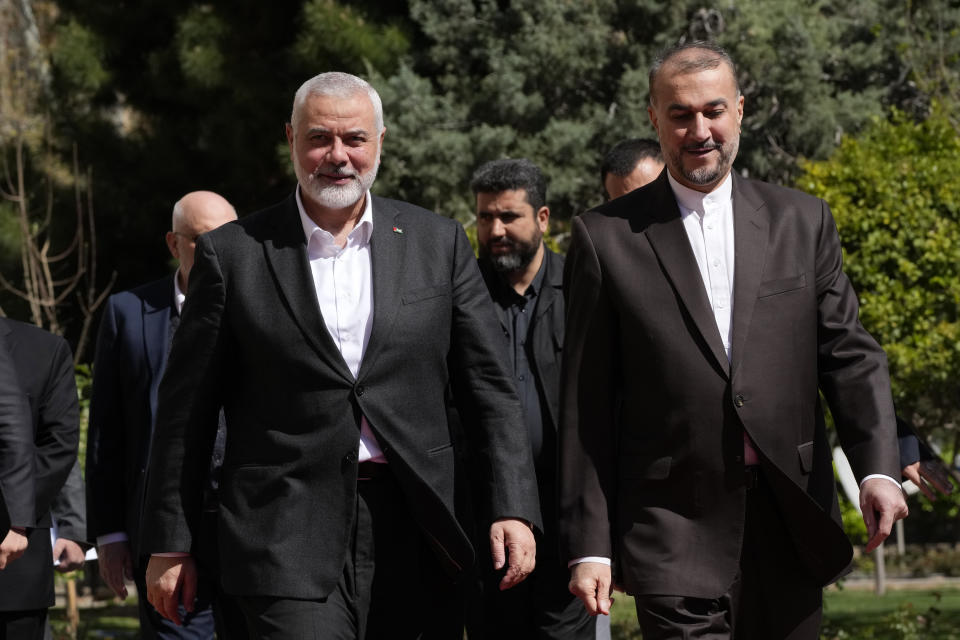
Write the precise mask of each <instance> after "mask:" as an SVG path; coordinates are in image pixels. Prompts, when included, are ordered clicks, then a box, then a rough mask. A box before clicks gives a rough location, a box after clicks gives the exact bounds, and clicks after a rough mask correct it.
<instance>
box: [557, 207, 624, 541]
mask: <svg viewBox="0 0 960 640" xmlns="http://www.w3.org/2000/svg"><path fill="white" fill-rule="evenodd" d="M564 291H565V295H566V309H567V320H566V330H565V337H564V350H563V364H562V368H561V386H560V397H561V400H560V430H559V451H560V460H559V477H560V482H559V484H560V511H559V515H560V544H561V554H563V555H564V556H565V559H567V560H572V559H575V558H583V557H587V556H599V557H605V558H613V551H614V550H613V545H612V538H611V535H612V531H613V522H612V519H613V514H614V513H615V504H616V497H615V492H616V475H615V473H614V472H615V470H616V458H615V448H614V443H615V415H614V408H615V407H616V392H615V389H617V387H618V380H617V375H616V373H615V366H616V347H615V345H616V342H615V340H616V338H615V336H616V335H617V332H618V331H619V329H618V327H617V316H616V310H615V309H614V307H613V303H612V300H611V298H610V295H609V291H608V290H607V287H606V286H605V285H604V278H603V270H602V268H601V265H600V261H599V258H598V255H597V251H596V248H595V246H594V242H593V239H592V238H591V236H590V233H589V231H588V229H587V227H586V225H585V224H584V223H583V220H582V218H579V217H577V218H574V219H573V221H572V239H571V244H570V251H569V252H568V254H567V260H566V265H565V272H564Z"/></svg>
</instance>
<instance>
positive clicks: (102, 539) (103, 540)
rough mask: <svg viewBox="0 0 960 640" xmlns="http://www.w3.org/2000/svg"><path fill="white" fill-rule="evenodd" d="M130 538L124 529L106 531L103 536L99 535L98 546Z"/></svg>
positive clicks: (125, 540)
mask: <svg viewBox="0 0 960 640" xmlns="http://www.w3.org/2000/svg"><path fill="white" fill-rule="evenodd" d="M129 539H130V538H128V537H127V534H126V533H124V532H123V531H115V532H113V533H105V534H103V535H102V536H97V546H98V547H102V546H103V545H105V544H113V543H114V542H127V541H128V540H129Z"/></svg>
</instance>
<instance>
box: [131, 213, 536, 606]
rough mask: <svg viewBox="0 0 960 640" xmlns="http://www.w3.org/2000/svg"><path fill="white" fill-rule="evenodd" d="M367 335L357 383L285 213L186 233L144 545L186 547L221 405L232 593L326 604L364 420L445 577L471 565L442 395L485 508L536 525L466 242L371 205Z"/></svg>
mask: <svg viewBox="0 0 960 640" xmlns="http://www.w3.org/2000/svg"><path fill="white" fill-rule="evenodd" d="M373 218H374V225H373V235H372V239H371V252H372V267H373V296H374V304H373V325H372V333H371V336H370V340H369V344H368V347H367V349H366V352H365V355H364V358H363V362H362V364H361V366H360V371H359V375H358V378H357V379H354V377H353V376H352V375H351V373H350V371H349V369H348V368H347V365H346V363H345V362H344V361H343V358H342V357H341V355H340V352H339V350H338V349H337V347H336V345H335V344H334V342H333V340H332V338H331V337H330V336H329V334H328V333H327V331H326V328H325V325H324V321H323V318H322V317H321V315H320V310H319V307H318V305H317V299H316V293H315V290H314V285H313V280H312V275H311V271H310V267H309V264H308V261H307V255H306V243H305V238H304V234H303V228H302V226H301V224H300V218H299V215H298V213H297V207H296V201H295V199H294V197H293V196H292V195H291V197H289V198H288V199H287V200H285V201H284V202H282V203H280V204H278V205H276V206H274V207H271V208H269V209H266V210H264V211H261V212H259V213H255V214H253V215H250V216H247V217H245V218H243V219H242V220H240V221H239V222H237V223H232V224H228V225H225V226H224V227H221V228H219V229H216V230H215V231H211V232H210V233H208V234H205V235H203V236H201V237H200V239H199V240H198V242H197V250H196V264H195V266H194V267H193V270H192V271H191V273H190V295H189V296H188V297H187V302H186V305H185V306H184V310H183V319H182V322H181V325H180V328H179V329H178V331H177V334H176V337H175V338H174V344H173V349H172V351H171V354H170V358H169V361H168V363H167V370H166V374H165V375H164V378H163V381H162V382H161V386H160V400H159V411H158V415H157V425H156V432H155V441H154V445H153V454H152V456H151V464H150V472H149V479H148V490H147V506H146V509H145V514H146V521H145V527H144V534H143V544H144V547H143V548H144V550H145V551H147V552H163V551H188V550H189V549H190V547H191V543H192V541H193V540H194V538H195V537H196V535H197V532H198V528H199V522H200V510H201V499H202V491H201V490H200V489H201V487H202V485H203V477H204V475H205V474H206V472H207V467H208V464H209V460H210V450H211V447H212V446H213V442H214V437H215V434H216V427H217V410H218V408H219V407H220V406H221V405H222V406H223V408H224V412H225V415H226V420H227V424H229V425H230V433H229V437H228V438H227V444H226V452H225V456H224V465H223V474H222V477H221V485H220V491H221V504H220V510H219V521H220V530H219V542H220V558H221V566H222V581H223V585H224V588H225V589H226V591H227V592H229V593H235V594H248V595H273V596H282V597H291V598H311V599H315V598H322V597H324V596H326V595H327V594H328V593H329V592H330V591H331V590H332V589H333V588H334V587H335V585H336V584H337V581H338V580H339V578H340V576H341V574H342V570H343V566H344V562H345V559H346V554H347V552H348V549H349V541H350V539H351V527H352V522H353V519H354V511H355V505H356V483H357V479H356V478H357V450H358V446H359V436H360V433H359V417H360V415H361V414H362V415H364V416H366V418H367V420H368V422H369V424H370V427H371V429H372V430H373V432H374V434H375V435H376V437H377V439H378V441H379V443H380V444H381V445H382V447H383V449H384V453H385V455H386V457H387V459H388V461H389V464H390V468H391V469H392V471H393V475H394V476H395V477H396V479H397V481H398V483H399V484H400V486H401V488H402V490H403V492H404V494H405V496H406V498H407V506H408V508H409V509H410V510H411V511H412V513H413V515H414V517H415V518H416V520H417V521H418V522H419V524H420V526H421V527H422V528H423V530H424V532H425V533H426V536H427V538H428V539H429V540H430V541H431V543H432V544H433V546H434V549H435V550H436V552H437V554H438V555H439V556H440V558H441V561H442V562H443V563H444V564H445V566H446V567H447V568H448V569H449V570H450V571H451V572H454V573H455V572H458V571H460V570H461V569H462V568H465V567H469V566H470V564H471V562H472V560H473V552H472V548H471V546H470V542H469V540H468V537H467V535H466V534H465V533H464V531H463V528H462V527H461V525H460V523H459V522H458V521H457V519H456V517H455V515H454V495H455V486H454V466H455V452H454V450H453V446H452V444H451V434H450V429H449V425H448V421H447V406H446V400H445V398H446V396H445V389H446V387H447V384H448V382H449V381H450V380H451V379H453V381H454V383H455V384H456V385H458V386H459V387H460V392H458V393H457V394H456V397H457V398H458V402H460V401H462V402H463V404H462V406H460V407H459V410H460V411H461V412H467V413H470V414H472V415H475V416H477V418H478V424H479V428H478V429H477V430H476V431H475V433H473V434H472V436H473V437H475V439H476V440H477V441H478V443H479V444H478V449H479V450H480V451H482V452H483V455H484V456H486V458H487V459H488V463H489V464H488V468H489V469H490V473H489V475H488V476H487V486H486V495H487V496H488V504H487V505H486V510H487V511H488V512H489V513H490V514H493V515H495V516H504V517H518V518H523V519H527V520H530V521H532V522H534V523H537V524H539V517H538V515H537V514H538V508H537V494H536V486H535V481H534V478H533V473H532V470H531V469H532V465H531V456H530V450H529V444H528V442H527V440H526V438H525V437H524V431H523V424H522V417H521V410H520V404H519V401H518V400H517V398H516V393H515V391H514V389H513V385H512V381H511V379H510V375H509V372H508V371H507V370H506V369H505V367H504V365H503V362H504V361H505V359H504V358H503V357H501V354H500V353H499V352H498V351H497V347H496V345H497V338H498V336H497V333H496V332H497V329H496V318H495V317H494V314H493V310H492V309H491V305H490V300H489V296H488V295H487V292H486V289H485V287H484V284H483V280H482V279H481V277H480V273H479V271H478V270H477V266H476V261H475V259H474V255H473V252H472V250H471V248H470V244H469V242H468V241H467V238H466V235H465V234H464V232H463V229H462V228H461V227H460V225H459V224H457V223H456V222H455V221H453V220H449V219H446V218H442V217H440V216H437V215H435V214H433V213H431V212H429V211H426V210H424V209H420V208H418V207H414V206H412V205H409V204H406V203H403V202H397V201H392V200H387V199H383V198H376V197H375V198H374V199H373Z"/></svg>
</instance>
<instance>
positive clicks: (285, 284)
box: [263, 195, 353, 383]
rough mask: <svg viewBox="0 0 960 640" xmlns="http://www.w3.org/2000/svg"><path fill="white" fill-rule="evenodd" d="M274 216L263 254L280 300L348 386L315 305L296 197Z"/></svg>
mask: <svg viewBox="0 0 960 640" xmlns="http://www.w3.org/2000/svg"><path fill="white" fill-rule="evenodd" d="M277 214H278V215H277V216H276V221H275V225H276V226H275V228H274V233H273V234H271V235H270V237H269V238H267V239H266V240H265V241H264V243H263V250H264V253H265V254H266V258H267V263H268V264H269V265H270V269H271V271H272V272H273V277H274V279H275V280H276V282H277V289H278V290H279V291H280V296H281V297H282V298H283V299H284V300H285V301H286V303H287V307H288V309H289V310H290V314H291V315H292V316H293V321H294V322H295V323H296V324H297V326H299V327H300V331H301V332H302V333H303V335H304V337H305V338H306V339H307V342H309V343H310V346H311V347H313V349H314V350H315V351H316V352H317V354H318V355H319V356H320V357H321V358H322V359H323V360H324V361H325V362H326V363H327V364H328V365H329V366H330V368H331V369H333V370H334V371H336V372H337V373H339V374H340V375H341V376H342V377H344V378H345V379H346V380H348V381H349V382H351V383H352V382H353V374H351V373H350V369H349V368H348V367H347V363H346V362H344V360H343V356H341V355H340V350H339V349H337V345H336V344H334V342H333V338H331V337H330V334H329V332H327V327H326V324H325V323H324V320H323V316H322V315H321V313H320V306H319V305H318V304H317V292H316V288H315V287H314V284H313V272H312V271H311V270H310V263H309V262H308V260H307V245H306V238H305V237H304V235H303V225H302V224H301V223H300V213H299V210H298V209H297V201H296V197H295V196H293V195H291V196H290V197H289V198H288V199H287V203H286V206H285V207H284V208H283V209H282V210H281V211H278V212H277Z"/></svg>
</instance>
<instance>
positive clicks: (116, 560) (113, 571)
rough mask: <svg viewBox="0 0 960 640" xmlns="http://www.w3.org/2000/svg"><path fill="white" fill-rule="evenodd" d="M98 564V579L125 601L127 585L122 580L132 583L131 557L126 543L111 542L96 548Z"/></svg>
mask: <svg viewBox="0 0 960 640" xmlns="http://www.w3.org/2000/svg"><path fill="white" fill-rule="evenodd" d="M97 559H98V561H99V564H100V577H101V578H103V581H104V582H106V583H107V586H109V587H110V588H111V589H113V592H114V593H115V594H117V595H118V596H120V597H121V598H123V599H124V600H126V598H127V585H125V584H124V580H129V581H133V555H132V554H131V553H130V545H129V544H128V543H127V542H126V541H121V542H111V543H110V544H104V545H100V546H99V547H98V548H97Z"/></svg>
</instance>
